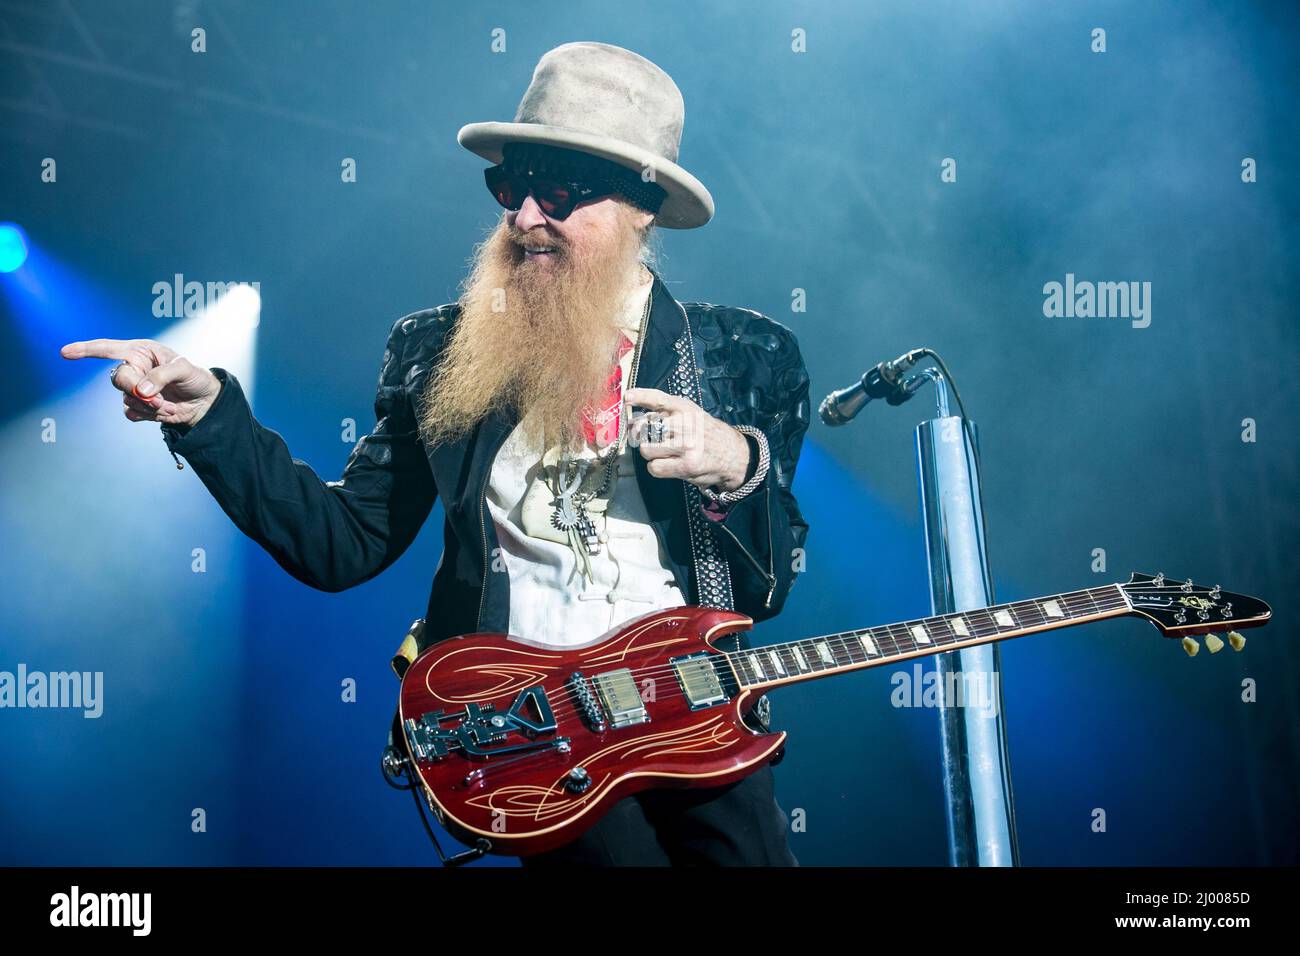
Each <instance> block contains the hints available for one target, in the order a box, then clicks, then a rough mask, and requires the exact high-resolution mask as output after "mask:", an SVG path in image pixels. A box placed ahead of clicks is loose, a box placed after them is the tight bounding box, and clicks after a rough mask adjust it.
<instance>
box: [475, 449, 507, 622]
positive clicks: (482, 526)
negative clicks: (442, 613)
mask: <svg viewBox="0 0 1300 956" xmlns="http://www.w3.org/2000/svg"><path fill="white" fill-rule="evenodd" d="M506 437H507V440H508V439H509V433H508V432H507V435H506ZM504 444H505V442H504V441H503V442H502V443H501V445H498V446H497V447H496V450H495V451H494V452H492V458H491V460H489V461H488V466H487V470H486V471H485V472H484V473H483V484H482V485H481V486H480V488H479V491H478V530H479V535H480V536H481V537H482V539H483V583H482V584H480V585H479V591H478V617H477V618H475V620H474V629H475V630H476V631H481V630H482V629H483V603H484V601H486V600H487V576H488V546H487V544H488V542H487V523H486V520H485V519H484V517H483V510H484V506H485V505H486V504H487V488H488V481H489V480H491V478H492V469H493V467H495V465H496V460H497V455H499V454H500V453H501V446H502V445H504Z"/></svg>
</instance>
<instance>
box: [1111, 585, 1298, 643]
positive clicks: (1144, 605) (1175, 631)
mask: <svg viewBox="0 0 1300 956" xmlns="http://www.w3.org/2000/svg"><path fill="white" fill-rule="evenodd" d="M1119 588H1120V590H1121V591H1123V592H1124V596H1125V597H1126V598H1127V599H1128V602H1129V604H1130V605H1132V607H1133V610H1134V612H1135V613H1137V614H1140V615H1141V616H1142V617H1145V618H1146V619H1147V620H1149V621H1150V622H1151V623H1152V624H1154V625H1155V626H1156V627H1158V628H1159V629H1160V631H1161V632H1162V633H1163V634H1164V635H1165V637H1177V638H1181V639H1182V644H1183V650H1185V651H1187V653H1188V655H1189V656H1191V657H1195V656H1196V654H1197V652H1198V651H1199V650H1200V649H1201V647H1200V645H1199V644H1198V643H1197V642H1196V638H1195V637H1194V636H1193V635H1196V634H1206V635H1209V636H1208V637H1206V639H1205V646H1206V647H1207V648H1208V649H1209V651H1210V653H1211V654H1217V653H1218V652H1219V651H1221V650H1223V639H1222V638H1221V637H1219V636H1218V635H1217V634H1215V633H1214V632H1215V631H1225V630H1229V628H1231V629H1232V630H1229V633H1228V643H1229V644H1231V645H1232V649H1233V650H1234V651H1239V650H1241V649H1242V648H1243V647H1245V646H1246V639H1245V638H1244V637H1242V636H1241V635H1240V634H1239V633H1237V630H1236V629H1237V628H1244V627H1259V626H1260V625H1261V624H1266V623H1267V622H1268V619H1269V618H1270V617H1272V615H1273V611H1272V610H1271V609H1270V608H1269V606H1268V605H1267V604H1265V603H1264V602H1263V601H1261V600H1259V599H1258V598H1253V597H1247V596H1246V595H1244V594H1233V593H1231V592H1230V591H1225V590H1223V589H1222V588H1221V587H1219V586H1218V585H1217V584H1215V585H1213V586H1211V587H1207V586H1205V585H1197V584H1193V583H1192V582H1191V581H1190V580H1188V581H1173V580H1167V579H1166V578H1165V576H1164V574H1163V572H1162V573H1160V574H1138V573H1136V572H1134V573H1133V575H1132V576H1131V577H1130V578H1129V580H1128V583H1127V584H1121V585H1120V586H1119Z"/></svg>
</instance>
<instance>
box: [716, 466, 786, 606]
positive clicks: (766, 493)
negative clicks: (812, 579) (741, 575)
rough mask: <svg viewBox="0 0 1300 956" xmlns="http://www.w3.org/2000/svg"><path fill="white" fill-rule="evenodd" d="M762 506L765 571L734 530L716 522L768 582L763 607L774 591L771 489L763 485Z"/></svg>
mask: <svg viewBox="0 0 1300 956" xmlns="http://www.w3.org/2000/svg"><path fill="white" fill-rule="evenodd" d="M763 507H764V508H766V509H767V563H768V569H767V570H766V571H764V570H763V566H762V565H761V564H759V563H758V559H757V558H755V557H754V556H753V555H752V554H750V553H749V549H748V548H746V547H745V546H744V545H743V544H741V543H740V539H739V538H737V537H736V532H734V531H732V530H731V529H730V528H728V527H727V526H726V525H725V524H722V523H721V522H719V523H718V527H719V528H721V529H722V530H723V531H725V532H727V534H729V535H730V536H731V540H732V541H734V542H736V547H737V548H739V549H740V553H741V554H743V555H744V556H745V557H746V559H748V561H749V563H750V564H751V565H752V566H753V568H754V570H755V571H757V572H758V573H759V574H761V575H762V576H763V579H764V580H765V581H767V583H768V589H767V598H766V599H765V600H764V601H763V607H771V606H772V595H773V594H774V593H775V592H776V574H775V573H774V571H775V569H774V567H773V560H774V556H773V554H772V489H771V488H770V487H767V486H764V488H763Z"/></svg>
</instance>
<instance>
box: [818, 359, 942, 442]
mask: <svg viewBox="0 0 1300 956" xmlns="http://www.w3.org/2000/svg"><path fill="white" fill-rule="evenodd" d="M927 351H929V350H928V349H923V348H921V349H912V351H910V352H904V353H903V354H902V355H900V356H899V357H898V358H896V359H891V360H890V361H888V362H881V363H880V364H879V365H877V366H875V367H874V368H872V369H870V370H869V371H867V372H866V373H865V374H864V375H863V376H862V379H861V380H860V381H857V382H854V383H853V384H852V385H849V386H847V387H846V388H841V389H837V390H836V391H834V392H831V393H830V394H829V395H827V396H826V397H825V398H824V399H822V403H821V405H820V406H819V407H818V409H817V414H818V415H819V416H821V420H822V421H823V422H825V423H826V424H827V425H832V426H835V425H847V424H848V423H849V422H850V421H852V420H853V419H854V418H855V417H856V416H857V414H858V412H860V411H862V409H863V408H865V407H866V405H867V403H868V402H870V401H872V400H874V399H877V398H883V399H884V400H885V401H886V402H888V403H889V404H890V405H901V404H903V402H905V401H907V400H908V399H909V398H911V397H912V395H913V394H914V393H915V392H916V388H917V386H918V385H920V382H912V381H909V380H907V379H904V378H903V373H904V372H906V371H907V370H908V369H910V368H911V367H912V366H913V365H915V364H916V363H917V362H918V361H920V359H921V357H922V356H923V355H924V354H925V353H926V352H927Z"/></svg>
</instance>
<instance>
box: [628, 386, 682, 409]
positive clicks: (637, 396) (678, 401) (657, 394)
mask: <svg viewBox="0 0 1300 956" xmlns="http://www.w3.org/2000/svg"><path fill="white" fill-rule="evenodd" d="M623 401H624V402H625V403H626V404H628V405H636V406H637V407H638V408H648V409H650V411H652V412H671V411H677V410H679V409H683V408H685V407H686V405H687V401H686V399H684V398H682V397H681V396H680V395H669V394H668V393H667V392H664V391H660V390H659V389H657V388H629V389H625V390H624V392H623Z"/></svg>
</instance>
